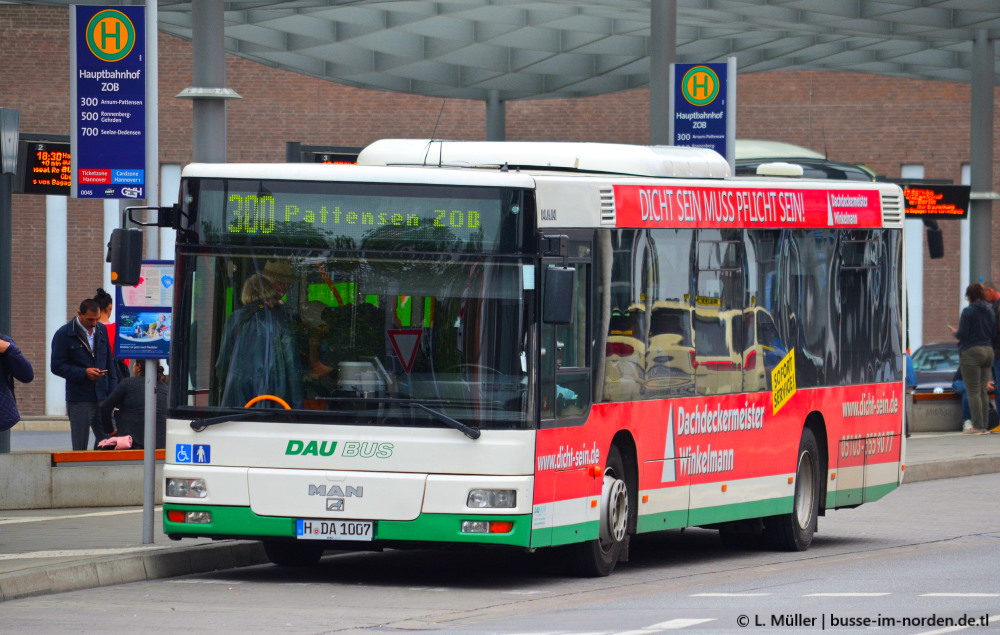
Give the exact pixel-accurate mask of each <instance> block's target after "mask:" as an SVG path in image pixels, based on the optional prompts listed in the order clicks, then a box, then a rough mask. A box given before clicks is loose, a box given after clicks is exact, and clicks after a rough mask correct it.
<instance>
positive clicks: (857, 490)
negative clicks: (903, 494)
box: [826, 483, 899, 509]
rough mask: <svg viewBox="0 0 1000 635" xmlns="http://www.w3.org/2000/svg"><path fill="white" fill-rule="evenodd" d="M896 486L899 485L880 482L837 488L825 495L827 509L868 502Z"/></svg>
mask: <svg viewBox="0 0 1000 635" xmlns="http://www.w3.org/2000/svg"><path fill="white" fill-rule="evenodd" d="M897 487H899V484H897V483H882V484H880V485H871V486H869V487H854V488H850V489H843V490H837V491H836V492H830V493H828V494H827V495H826V506H827V508H828V509H834V508H836V507H848V506H852V505H860V504H861V503H863V502H864V503H870V502H872V501H876V500H878V499H880V498H882V497H883V496H885V495H886V494H888V493H889V492H891V491H892V490H894V489H896V488H897Z"/></svg>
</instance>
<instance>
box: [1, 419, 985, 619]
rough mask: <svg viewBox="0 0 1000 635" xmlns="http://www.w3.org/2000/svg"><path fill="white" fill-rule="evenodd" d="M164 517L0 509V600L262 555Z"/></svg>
mask: <svg viewBox="0 0 1000 635" xmlns="http://www.w3.org/2000/svg"><path fill="white" fill-rule="evenodd" d="M906 457H907V458H906V478H905V481H904V485H905V483H907V482H916V481H922V480H931V479H941V478H953V477H958V476H970V475H973V474H986V473H991V472H1000V434H991V435H963V434H959V433H954V432H949V433H926V434H915V435H913V436H912V437H911V438H909V439H907V455H906ZM876 504H877V503H876ZM161 515H162V512H161V511H160V509H159V508H157V509H156V510H155V513H154V520H155V526H154V531H153V541H154V542H153V544H149V545H144V544H143V543H142V508H141V507H125V508H110V509H102V508H77V509H36V510H20V511H0V602H2V601H3V600H11V599H15V598H20V597H27V596H30V595H40V594H45V593H57V592H61V591H71V590H76V589H84V588H92V587H97V586H106V585H113V584H122V583H125V582H135V581H139V580H151V579H155V578H166V577H172V576H180V575H186V574H191V573H201V572H206V571H214V570H219V569H228V568H233V567H244V566H249V565H254V564H261V563H264V562H266V561H267V560H266V558H265V556H264V552H263V549H262V548H261V546H260V544H259V543H256V542H248V541H236V540H224V541H214V542H213V541H209V540H193V539H185V540H182V541H176V542H175V541H171V540H169V539H167V538H166V537H165V536H164V535H163V531H162V528H161Z"/></svg>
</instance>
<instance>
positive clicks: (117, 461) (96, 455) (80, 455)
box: [52, 448, 166, 467]
mask: <svg viewBox="0 0 1000 635" xmlns="http://www.w3.org/2000/svg"><path fill="white" fill-rule="evenodd" d="M145 452H146V451H145V450H66V451H65V452H53V453H52V466H53V467H60V466H63V465H110V464H114V465H141V464H142V462H143V461H144V460H145ZM165 458H166V450H164V449H162V448H161V449H158V450H156V462H157V463H163V461H164V459H165Z"/></svg>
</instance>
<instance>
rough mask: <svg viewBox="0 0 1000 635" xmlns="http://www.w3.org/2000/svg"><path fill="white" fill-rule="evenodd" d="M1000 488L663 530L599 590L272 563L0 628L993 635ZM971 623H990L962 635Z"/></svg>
mask: <svg viewBox="0 0 1000 635" xmlns="http://www.w3.org/2000/svg"><path fill="white" fill-rule="evenodd" d="M998 489H1000V474H989V475H981V476H974V477H968V478H961V479H945V480H937V481H927V482H921V483H913V484H910V485H906V486H904V487H903V488H901V489H899V490H897V491H896V492H893V493H892V494H891V495H890V496H888V497H886V498H885V499H884V500H882V501H879V502H877V503H876V504H872V505H866V506H863V507H861V508H858V509H855V510H838V511H836V512H832V513H831V514H830V516H828V517H826V518H821V519H820V533H819V534H818V535H817V537H816V539H815V541H814V543H813V547H812V548H811V549H810V550H809V551H807V552H804V553H777V552H770V551H758V550H750V551H737V550H730V549H726V548H724V547H723V546H722V545H721V543H720V541H719V539H718V536H717V534H716V533H715V532H711V531H706V530H697V529H696V530H688V531H685V532H668V533H664V534H661V535H657V536H652V537H641V539H637V540H636V541H635V542H634V543H633V546H632V558H631V561H630V562H629V563H627V564H625V565H620V566H619V569H617V570H616V571H615V572H614V573H613V574H612V575H611V576H610V577H607V578H597V579H580V578H574V577H572V576H570V575H569V574H567V573H566V572H565V568H564V566H563V562H562V561H561V560H560V558H559V556H560V553H559V552H557V551H547V552H539V553H536V554H524V553H511V552H506V551H484V550H475V551H435V550H418V551H387V552H383V553H360V554H338V555H329V556H327V557H326V558H324V559H323V561H322V562H321V563H320V565H319V566H318V567H315V568H312V569H305V570H299V569H285V568H280V567H275V566H272V565H260V566H254V567H247V568H244V569H233V570H228V571H222V572H216V573H212V574H203V575H192V576H185V577H181V578H172V579H163V580H153V581H147V582H138V583H132V584H126V585H119V586H112V587H103V588H95V589H89V590H83V591H75V592H69V593H61V594H55V595H48V596H40V597H34V598H25V599H21V600H13V601H9V602H6V603H4V605H3V610H2V614H3V615H2V623H3V630H4V631H7V632H20V633H36V632H37V633H42V632H45V633H48V632H85V633H89V632H94V633H96V632H101V633H132V632H137V631H140V630H146V629H148V628H151V627H152V628H155V630H156V631H157V632H167V633H172V632H191V631H195V632H205V631H209V630H212V631H226V632H231V631H239V632H244V633H276V632H281V633H351V632H366V633H371V632H402V631H412V630H419V631H423V632H449V633H542V632H544V633H637V634H638V633H643V634H648V633H656V632H668V631H673V630H686V631H689V632H747V631H753V630H755V631H757V632H761V633H765V632H768V633H770V632H775V631H778V630H780V631H784V632H795V633H800V632H809V631H812V630H816V631H820V630H821V629H822V627H824V626H825V629H826V630H836V631H837V632H838V633H862V632H864V633H869V632H871V631H872V630H879V631H882V632H891V633H944V632H969V633H980V632H983V633H986V632H996V631H997V630H1000V586H998V574H997V572H998V571H1000V548H998V547H1000V509H998V506H997V504H996V495H995V492H996V491H997V490H998ZM964 617H968V618H969V619H970V620H979V619H980V618H988V619H989V621H990V626H989V627H984V626H978V625H977V626H972V627H967V628H964V629H963V628H962V627H960V626H959V625H958V621H959V620H961V619H963V618H964ZM848 619H850V620H856V621H854V622H843V623H842V622H840V621H839V620H848ZM866 619H867V620H869V623H868V624H867V625H865V623H864V620H866ZM949 619H950V620H952V621H951V622H950V623H949V622H948V621H947V620H949ZM774 620H777V622H775V621H774ZM834 620H838V621H834ZM857 620H860V621H857ZM873 620H874V621H873ZM880 620H881V621H880ZM889 620H894V621H892V622H890V621H889ZM903 620H907V621H906V622H904V621H903ZM741 621H747V623H748V626H747V627H745V628H744V627H741ZM947 628H959V629H960V630H941V629H947Z"/></svg>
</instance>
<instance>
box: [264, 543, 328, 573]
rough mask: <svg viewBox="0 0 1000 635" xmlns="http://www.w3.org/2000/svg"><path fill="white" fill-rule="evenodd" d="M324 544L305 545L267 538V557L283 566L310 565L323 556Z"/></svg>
mask: <svg viewBox="0 0 1000 635" xmlns="http://www.w3.org/2000/svg"><path fill="white" fill-rule="evenodd" d="M323 551H324V548H323V546H322V545H308V544H306V545H303V544H299V543H297V542H287V541H284V540H265V541H264V553H265V554H266V555H267V559H268V560H270V561H271V562H273V563H274V564H276V565H278V566H281V567H309V566H312V565H314V564H316V563H317V562H319V559H320V558H321V557H323Z"/></svg>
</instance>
